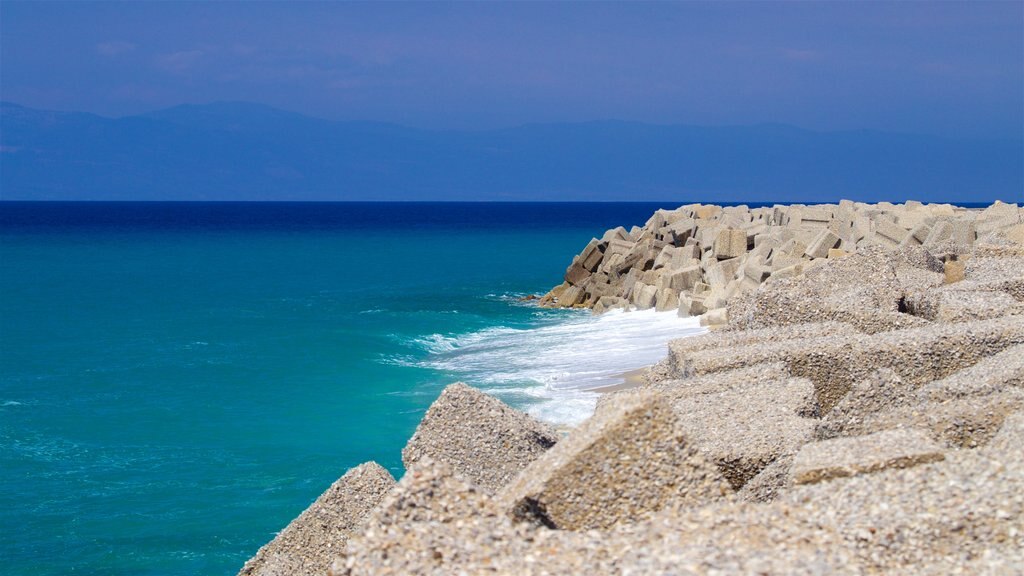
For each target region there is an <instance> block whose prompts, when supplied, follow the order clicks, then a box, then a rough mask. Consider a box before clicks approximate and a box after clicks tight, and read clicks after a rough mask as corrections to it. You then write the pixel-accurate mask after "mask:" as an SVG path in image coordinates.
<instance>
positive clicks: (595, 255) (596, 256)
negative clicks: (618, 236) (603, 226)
mask: <svg viewBox="0 0 1024 576" xmlns="http://www.w3.org/2000/svg"><path fill="white" fill-rule="evenodd" d="M606 247H607V245H606V244H604V243H602V242H601V241H599V240H598V239H597V238H594V239H592V240H591V241H590V243H589V244H587V247H586V248H584V249H583V252H580V258H579V263H580V265H581V266H583V267H584V268H586V269H587V270H589V271H590V272H597V268H598V266H600V265H601V260H602V259H603V258H604V250H605V248H606Z"/></svg>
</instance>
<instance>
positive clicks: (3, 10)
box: [0, 0, 1024, 138]
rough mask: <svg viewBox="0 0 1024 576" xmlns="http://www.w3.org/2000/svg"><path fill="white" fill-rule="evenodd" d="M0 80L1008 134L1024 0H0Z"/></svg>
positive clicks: (540, 117)
mask: <svg viewBox="0 0 1024 576" xmlns="http://www.w3.org/2000/svg"><path fill="white" fill-rule="evenodd" d="M0 16H2V18H0V43H2V44H0V49H2V52H0V64H2V72H0V73H2V77H0V93H2V94H0V95H2V98H3V99H4V100H8V101H13V102H17V103H19V104H23V105H26V106H32V107H38V108H48V109H58V110H81V111H89V112H95V113H99V114H102V115H107V116H122V115H129V114H135V113H140V112H145V111H150V110H154V109H159V108H163V107H168V106H173V105H176V104H181V103H186V102H188V103H205V102H212V101H218V100H244V101H252V102H260V103H264V104H268V105H272V106H276V107H280V108H284V109H288V110H294V111H298V112H302V113H305V114H308V115H312V116H317V117H323V118H331V119H340V120H381V121H389V122H396V123H400V124H405V125H409V126H415V127H424V128H457V129H484V128H494V127H505V126H514V125H519V124H523V123H532V122H564V121H587V120H597V119H622V120H638V121H643V122H649V123H658V124H668V123H685V124H702V125H723V124H752V123H762V122H772V123H776V122H777V123H787V124H793V125H797V126H801V127H805V128H811V129H819V130H833V129H875V130H893V131H903V132H916V133H929V134H938V135H946V136H957V137H962V136H966V137H984V138H988V137H1010V138H1020V137H1021V134H1022V130H1024V129H1022V126H1024V3H1022V2H994V3H986V2H970V3H957V2H935V3H931V2H904V3H896V4H894V3H881V2H870V3H856V4H854V3H837V2H828V3H825V2H820V3H811V2H802V3H770V2H757V3H741V2H730V3H696V2H687V3H629V4H625V3H584V2H578V3H513V4H503V3H411V4H406V3H391V2H386V3H384V2H382V3H340V2H332V3H318V2H293V3H287V4H285V3H268V2H198V3H189V2H135V3H97V2H73V3H61V2H16V1H8V0H5V1H4V2H3V3H0Z"/></svg>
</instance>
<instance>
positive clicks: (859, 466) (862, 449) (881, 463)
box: [792, 428, 945, 485]
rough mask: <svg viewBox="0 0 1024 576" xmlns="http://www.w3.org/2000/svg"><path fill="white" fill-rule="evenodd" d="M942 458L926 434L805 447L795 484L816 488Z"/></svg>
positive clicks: (896, 433)
mask: <svg viewBox="0 0 1024 576" xmlns="http://www.w3.org/2000/svg"><path fill="white" fill-rule="evenodd" d="M943 458H945V454H943V452H942V447H941V446H939V445H938V444H936V443H935V442H934V441H932V439H931V438H929V437H928V435H926V434H925V433H923V432H921V431H920V430H914V429H905V428H897V429H894V430H886V431H884V432H876V433H874V434H868V435H866V436H855V437H851V438H835V439H832V440H823V441H821V442H812V443H810V444H806V445H804V447H803V448H801V449H800V451H799V452H797V454H796V457H795V458H794V459H793V468H792V473H793V482H794V483H795V484H798V485H799V484H814V483H815V482H821V481H823V480H831V479H832V478H841V477H843V476H855V475H857V474H870V473H872V472H878V471H879V470H885V469H887V468H909V467H911V466H917V465H918V464H927V463H928V462H935V461H936V460H942V459H943Z"/></svg>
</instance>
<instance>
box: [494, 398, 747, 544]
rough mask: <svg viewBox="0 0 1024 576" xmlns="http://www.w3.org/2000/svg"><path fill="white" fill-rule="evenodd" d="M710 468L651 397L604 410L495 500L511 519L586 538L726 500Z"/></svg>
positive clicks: (722, 485)
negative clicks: (673, 507)
mask: <svg viewBox="0 0 1024 576" xmlns="http://www.w3.org/2000/svg"><path fill="white" fill-rule="evenodd" d="M731 492H732V490H731V489H730V488H729V485H728V483H726V482H725V481H724V480H723V479H722V477H721V476H720V475H719V473H718V470H717V468H716V467H715V466H714V465H713V464H712V463H710V462H708V461H707V459H705V457H704V456H703V455H701V453H700V452H699V451H698V450H697V449H696V448H695V447H694V446H693V445H692V444H691V443H690V442H689V440H688V439H687V438H686V437H685V436H684V435H683V434H682V433H681V431H680V430H679V423H678V422H677V421H676V418H675V416H674V415H673V413H672V410H671V409H670V408H669V407H668V406H666V405H665V404H664V403H662V402H661V401H659V399H658V396H657V395H656V394H654V393H650V392H645V393H636V394H632V395H629V396H623V397H620V398H619V401H617V402H616V403H615V404H614V405H606V406H603V407H602V408H601V409H599V410H598V411H597V412H596V413H595V414H594V416H592V417H591V418H590V419H589V420H587V421H586V422H584V423H583V424H582V425H581V426H580V427H579V428H577V429H576V430H574V431H573V432H572V433H571V434H570V435H569V437H568V438H566V439H564V440H562V441H561V442H559V443H558V444H557V445H556V446H555V447H554V448H553V449H552V450H550V451H548V452H547V453H546V454H545V455H544V456H542V457H541V458H540V459H538V460H537V461H536V462H534V463H533V464H532V465H530V466H529V467H527V468H526V469H525V470H524V471H523V472H522V473H521V474H520V475H519V476H518V477H517V478H516V480H515V481H514V482H512V483H511V484H509V485H508V486H507V487H506V488H505V489H504V490H503V491H502V493H501V494H500V495H499V496H498V503H499V506H500V507H501V509H503V510H506V511H507V512H508V513H509V514H510V515H511V516H512V517H513V518H515V519H517V520H522V521H527V522H531V523H536V524H542V525H545V526H548V527H552V528H559V529H565V530H588V529H592V528H608V527H610V526H613V525H615V524H619V523H624V522H636V521H638V520H640V519H642V518H644V517H647V516H648V515H650V514H652V513H654V512H657V511H658V510H661V509H663V508H665V507H666V506H669V505H670V504H677V505H685V506H697V505H701V504H705V503H708V502H713V501H716V500H720V499H722V498H725V497H726V496H727V495H729V494H730V493H731Z"/></svg>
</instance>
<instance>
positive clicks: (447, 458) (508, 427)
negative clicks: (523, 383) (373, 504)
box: [402, 383, 558, 491]
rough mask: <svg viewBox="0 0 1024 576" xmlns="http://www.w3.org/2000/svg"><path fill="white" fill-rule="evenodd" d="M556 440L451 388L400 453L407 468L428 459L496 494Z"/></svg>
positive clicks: (491, 403) (514, 414)
mask: <svg viewBox="0 0 1024 576" xmlns="http://www.w3.org/2000/svg"><path fill="white" fill-rule="evenodd" d="M557 441H558V434H557V432H555V430H554V429H553V428H551V427H550V426H548V425H547V424H543V423H541V422H538V421H537V420H534V419H533V418H531V417H530V416H528V415H526V414H524V413H522V412H519V411H518V410H513V409H512V408H509V407H508V406H506V405H505V404H504V403H502V402H501V401H500V400H498V399H497V398H493V397H491V396H488V395H487V394H484V393H483V392H480V391H479V390H476V389H474V388H471V387H469V386H466V385H465V384H462V383H457V384H452V385H451V386H448V387H447V388H445V389H444V391H443V392H442V393H441V396H440V397H438V399H437V400H436V401H434V403H433V404H431V406H430V409H428V410H427V413H426V414H425V415H424V416H423V420H422V421H420V424H419V426H418V427H417V428H416V432H415V433H414V434H413V436H412V438H411V439H410V440H409V442H408V444H406V446H405V449H403V450H402V462H403V463H404V464H405V466H406V468H411V467H413V466H415V465H416V463H417V462H419V461H420V460H422V459H423V458H425V457H429V458H431V459H432V460H435V461H438V462H443V463H445V464H446V465H448V466H451V467H452V469H454V470H455V471H456V472H458V473H460V474H462V475H463V476H465V477H466V478H468V479H469V480H470V481H471V482H473V483H474V484H475V485H477V486H479V487H480V488H482V489H484V490H490V491H497V490H498V489H500V488H501V487H502V486H504V485H505V484H506V483H508V482H509V481H510V480H511V479H512V478H514V477H515V475H516V474H518V473H519V471H520V470H522V469H523V468H525V467H526V466H527V465H528V464H530V463H531V462H533V461H534V460H536V459H537V458H538V457H539V456H540V455H541V454H543V453H544V452H545V451H546V450H547V449H549V448H551V447H552V446H554V445H555V443H556V442H557Z"/></svg>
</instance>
